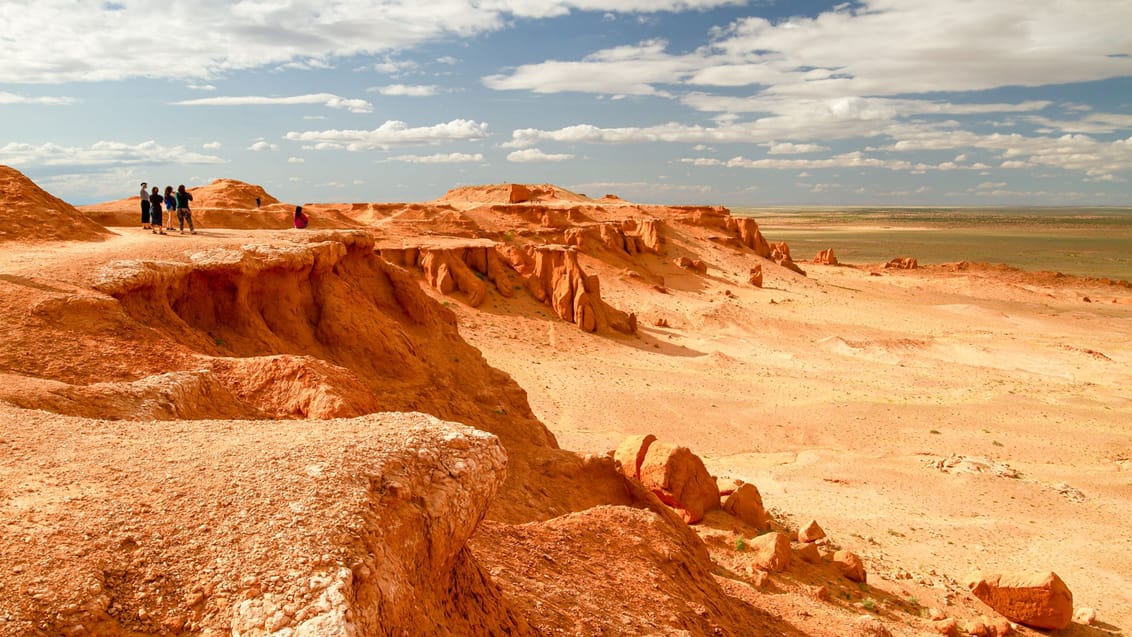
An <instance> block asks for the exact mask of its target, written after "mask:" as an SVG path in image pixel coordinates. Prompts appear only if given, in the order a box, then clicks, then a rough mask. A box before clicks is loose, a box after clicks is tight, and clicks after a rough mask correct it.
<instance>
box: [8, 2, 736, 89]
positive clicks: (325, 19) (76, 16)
mask: <svg viewBox="0 0 1132 637" xmlns="http://www.w3.org/2000/svg"><path fill="white" fill-rule="evenodd" d="M743 3H744V0H491V1H490V2H481V1H480V0H449V1H448V2H445V3H444V4H443V5H442V6H440V7H438V6H437V5H434V4H429V3H420V2H417V1H416V0H384V1H382V2H373V1H372V0H336V1H335V2H333V3H326V2H320V1H317V0H291V1H288V2H260V1H256V0H240V1H237V2H231V1H229V0H193V1H192V2H189V1H188V0H133V1H131V2H129V3H119V4H113V5H109V4H106V3H99V2H77V3H76V2H74V1H73V0H36V1H35V2H30V1H29V0H18V2H17V5H16V6H17V7H18V10H17V9H15V8H14V9H13V10H12V11H9V12H6V15H5V21H4V35H5V37H6V38H7V39H8V40H10V41H12V42H19V43H20V45H19V46H18V47H9V48H8V50H7V51H6V52H5V58H4V64H3V65H0V82H9V83H43V82H47V83H56V82H68V81H79V82H83V81H114V80H122V79H126V78H131V77H164V78H179V79H185V78H190V79H197V80H199V79H202V78H211V77H216V76H219V75H223V74H225V73H228V72H231V71H237V70H241V69H254V68H284V67H285V68H324V67H326V66H328V65H332V64H333V63H334V62H335V61H336V60H338V59H346V58H350V57H353V56H359V55H382V54H389V53H392V52H399V51H404V50H407V49H411V48H413V47H416V46H419V45H421V44H425V43H428V42H431V41H435V40H437V39H440V38H450V37H452V36H453V35H456V36H460V37H467V36H474V35H477V34H483V33H489V32H494V31H498V30H501V29H503V28H505V27H506V26H507V25H508V24H509V22H510V21H511V19H512V18H550V17H555V16H562V15H566V14H568V13H570V12H573V11H595V12H604V11H614V12H619V13H652V12H657V11H687V10H699V9H710V8H713V7H718V6H725V5H738V4H743ZM111 6H113V7H116V8H115V9H113V10H111V9H109V8H108V7H111ZM154 16H160V17H161V25H162V28H160V29H155V28H153V25H154V22H153V20H154ZM44 25H51V28H49V29H47V28H44ZM389 64H393V65H395V64H396V63H395V62H394V63H389Z"/></svg>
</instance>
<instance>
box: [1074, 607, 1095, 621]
mask: <svg viewBox="0 0 1132 637" xmlns="http://www.w3.org/2000/svg"><path fill="white" fill-rule="evenodd" d="M1073 621H1075V622H1077V623H1078V624H1084V625H1085V626H1092V625H1093V623H1094V622H1096V621H1097V611H1095V610H1093V609H1091V608H1089V607H1087V606H1083V607H1081V608H1078V609H1077V610H1076V611H1074V613H1073Z"/></svg>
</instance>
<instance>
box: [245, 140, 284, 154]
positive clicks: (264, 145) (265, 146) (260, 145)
mask: <svg viewBox="0 0 1132 637" xmlns="http://www.w3.org/2000/svg"><path fill="white" fill-rule="evenodd" d="M248 150H254V151H255V152H257V153H258V152H263V151H265V150H279V146H278V145H277V144H270V143H268V142H265V141H263V140H260V141H258V142H256V143H254V144H252V145H251V146H248Z"/></svg>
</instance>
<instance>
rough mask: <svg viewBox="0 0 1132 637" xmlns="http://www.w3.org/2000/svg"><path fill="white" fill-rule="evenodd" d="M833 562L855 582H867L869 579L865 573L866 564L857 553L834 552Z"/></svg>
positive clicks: (846, 576)
mask: <svg viewBox="0 0 1132 637" xmlns="http://www.w3.org/2000/svg"><path fill="white" fill-rule="evenodd" d="M833 563H834V564H836V565H837V567H838V568H839V569H840V570H841V574H842V575H844V576H845V579H848V580H851V581H854V582H865V581H867V579H868V576H867V574H866V573H865V564H864V563H863V562H862V561H861V558H860V557H858V556H857V554H856V553H852V552H850V551H837V552H836V553H834V554H833Z"/></svg>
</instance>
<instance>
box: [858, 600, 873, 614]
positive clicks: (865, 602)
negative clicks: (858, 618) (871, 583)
mask: <svg viewBox="0 0 1132 637" xmlns="http://www.w3.org/2000/svg"><path fill="white" fill-rule="evenodd" d="M861 606H863V607H864V609H865V610H867V611H869V612H870V613H875V612H876V610H877V603H876V601H875V600H874V599H873V598H871V597H866V598H865V599H863V600H861Z"/></svg>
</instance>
